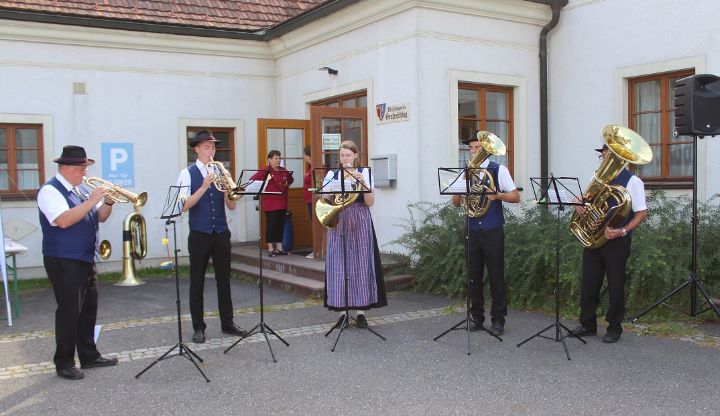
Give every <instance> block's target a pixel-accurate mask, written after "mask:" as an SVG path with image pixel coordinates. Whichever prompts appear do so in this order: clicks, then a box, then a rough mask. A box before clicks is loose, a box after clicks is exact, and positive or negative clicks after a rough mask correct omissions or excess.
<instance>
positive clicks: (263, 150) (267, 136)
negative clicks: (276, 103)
mask: <svg viewBox="0 0 720 416" xmlns="http://www.w3.org/2000/svg"><path fill="white" fill-rule="evenodd" d="M257 131H258V168H259V169H262V168H264V167H265V166H267V154H268V152H270V151H271V150H278V151H280V154H281V158H282V166H284V167H285V169H287V170H290V171H293V178H294V179H295V181H294V182H293V184H292V185H291V186H290V189H289V190H288V211H290V212H291V213H292V224H293V250H296V249H298V248H307V249H310V247H311V246H312V243H313V238H312V226H311V224H310V220H309V218H308V214H307V208H306V206H305V201H304V199H303V189H302V188H303V175H305V170H306V169H307V166H306V165H305V163H304V161H303V148H304V147H305V146H306V145H308V144H310V134H309V132H310V122H309V121H308V120H289V119H265V118H259V119H258V121H257ZM260 224H261V234H260V235H262V240H263V241H262V244H263V248H264V247H266V241H265V217H264V215H263V218H262V221H261V222H260Z"/></svg>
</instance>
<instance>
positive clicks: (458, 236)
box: [391, 191, 720, 317]
mask: <svg viewBox="0 0 720 416" xmlns="http://www.w3.org/2000/svg"><path fill="white" fill-rule="evenodd" d="M719 199H720V198H719V197H718V196H716V197H714V198H713V199H711V200H710V201H708V203H703V204H700V205H699V207H698V247H697V248H698V256H697V259H698V275H699V277H700V279H701V281H702V282H703V283H704V284H705V286H706V288H707V289H708V291H709V292H710V293H711V295H712V294H715V293H718V288H719V287H720V267H719V266H720V253H719V252H718V245H717V243H716V242H717V241H718V239H720V208H719V207H718V204H717V202H718V200H719ZM647 202H648V208H649V213H648V219H647V220H646V221H645V222H644V223H643V224H641V226H640V227H638V228H637V229H636V230H635V231H634V232H633V241H632V249H631V256H630V260H629V262H628V280H627V284H626V298H627V303H626V305H627V308H628V313H627V315H628V316H630V315H631V314H632V313H635V312H639V311H641V310H642V309H643V308H645V307H646V306H649V305H650V304H652V303H654V302H655V301H657V300H658V299H660V298H661V297H662V296H664V295H665V294H667V293H668V292H669V291H670V290H671V289H673V288H674V287H676V286H677V285H678V284H680V283H682V282H683V281H685V279H687V277H688V276H689V272H690V269H691V258H692V256H691V226H690V225H691V224H690V216H691V204H690V201H689V200H687V199H675V198H668V197H667V196H666V195H665V194H664V193H663V192H661V191H657V192H650V193H649V194H648V198H647ZM407 210H408V217H407V219H406V220H404V223H403V224H400V225H399V226H400V227H402V228H403V230H404V232H403V234H402V235H401V236H400V237H399V238H398V239H397V240H395V241H393V242H391V244H398V245H400V246H402V247H404V248H405V250H406V255H407V256H408V258H409V262H408V263H409V264H410V269H411V270H410V272H411V273H412V274H413V276H414V279H413V286H414V288H415V290H417V291H419V292H425V293H434V294H441V295H445V296H450V297H462V296H464V295H465V289H466V279H465V248H464V238H463V226H464V218H463V211H462V210H461V209H458V208H455V207H453V206H451V205H450V204H449V203H431V202H414V203H410V204H408V207H407ZM570 216H571V211H570V209H566V210H565V211H563V212H561V213H560V218H559V230H558V217H557V210H556V209H546V207H543V206H538V205H536V204H526V203H522V204H521V206H520V210H519V214H518V215H515V214H513V213H512V212H510V211H509V210H507V209H506V210H505V219H506V224H505V277H506V280H507V284H508V299H509V303H510V306H511V307H513V308H518V309H543V310H551V309H553V308H554V305H555V297H554V288H555V278H556V277H555V271H556V263H555V262H556V241H557V240H558V239H559V243H560V244H559V245H560V256H559V258H560V285H559V287H560V296H561V305H562V307H563V311H564V313H567V314H570V315H576V314H577V311H578V308H579V297H580V267H581V264H580V263H581V254H582V246H581V244H580V243H579V242H578V241H577V240H576V238H575V236H574V235H573V234H572V233H571V232H570V231H569V228H568V224H569V222H570ZM689 294H690V290H689V288H686V289H684V290H683V291H681V292H679V293H678V294H676V295H675V296H673V297H672V298H671V299H669V300H668V303H669V304H671V306H672V305H674V306H675V307H676V308H677V309H678V310H680V311H684V312H687V311H688V308H689V304H690V303H689V302H690V301H689ZM606 298H607V296H605V295H604V294H603V296H602V299H603V300H604V301H606ZM601 309H603V308H601ZM603 313H604V311H603V310H601V311H599V316H602V314H603ZM671 313H672V309H668V308H655V310H654V311H653V315H655V316H656V317H667V316H670V314H671Z"/></svg>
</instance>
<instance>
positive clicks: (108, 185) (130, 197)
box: [83, 176, 147, 208]
mask: <svg viewBox="0 0 720 416" xmlns="http://www.w3.org/2000/svg"><path fill="white" fill-rule="evenodd" d="M83 182H85V185H87V186H89V187H90V188H105V189H107V190H108V193H107V194H105V198H109V199H110V200H112V201H113V202H119V203H121V204H127V203H130V204H133V205H135V206H136V207H137V208H140V207H142V206H143V205H145V202H147V192H142V193H141V194H134V193H132V192H130V191H128V190H127V189H123V188H122V187H120V186H118V185H115V184H114V183H112V182H108V181H106V180H105V179H102V178H98V177H96V176H91V177H89V178H83Z"/></svg>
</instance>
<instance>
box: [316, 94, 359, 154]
mask: <svg viewBox="0 0 720 416" xmlns="http://www.w3.org/2000/svg"><path fill="white" fill-rule="evenodd" d="M312 105H313V106H314V107H331V108H343V109H350V108H352V109H367V91H365V90H362V91H357V92H354V93H351V94H346V95H341V96H338V97H333V98H328V99H325V100H321V101H316V102H314V103H312ZM350 111H351V112H352V111H353V110H350ZM320 127H321V130H322V132H321V134H340V137H341V140H352V141H354V142H355V144H356V145H357V147H358V151H359V154H360V160H359V163H363V162H361V161H362V160H367V159H366V156H367V150H366V147H367V133H364V132H363V119H362V118H358V117H357V116H350V115H349V114H345V116H338V117H331V116H328V115H326V114H325V115H323V116H322V119H321V122H320ZM339 161H340V159H339V155H338V151H337V150H334V149H333V150H323V152H322V165H323V166H337V165H338V163H339Z"/></svg>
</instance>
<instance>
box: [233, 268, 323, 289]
mask: <svg viewBox="0 0 720 416" xmlns="http://www.w3.org/2000/svg"><path fill="white" fill-rule="evenodd" d="M230 267H231V269H232V270H233V271H236V272H240V273H244V274H246V275H250V276H252V277H254V278H258V277H260V267H259V266H253V265H251V264H244V263H239V262H235V261H234V262H232V263H231V265H230ZM263 284H265V285H267V286H270V287H278V288H281V289H284V290H288V291H291V292H294V293H298V294H301V295H304V296H316V297H322V296H323V291H324V289H325V280H322V281H320V280H315V279H309V278H307V277H302V276H296V275H293V274H288V273H281V272H278V271H275V270H272V269H266V268H264V267H263Z"/></svg>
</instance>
